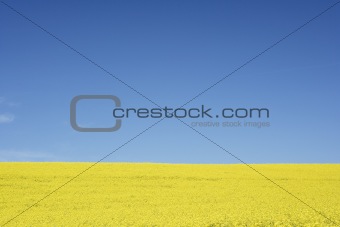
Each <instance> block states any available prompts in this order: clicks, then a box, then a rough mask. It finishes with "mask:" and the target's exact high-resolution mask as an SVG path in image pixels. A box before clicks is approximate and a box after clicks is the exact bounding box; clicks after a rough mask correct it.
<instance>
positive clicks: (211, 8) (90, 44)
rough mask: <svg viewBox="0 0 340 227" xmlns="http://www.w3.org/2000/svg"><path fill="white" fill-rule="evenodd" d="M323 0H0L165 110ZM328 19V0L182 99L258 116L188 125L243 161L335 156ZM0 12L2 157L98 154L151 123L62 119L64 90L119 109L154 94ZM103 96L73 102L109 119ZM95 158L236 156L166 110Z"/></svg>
mask: <svg viewBox="0 0 340 227" xmlns="http://www.w3.org/2000/svg"><path fill="white" fill-rule="evenodd" d="M335 2H336V1H299V2H296V1H275V2H272V1H261V2H257V3H255V2H250V1H248V2H246V1H233V2H232V1H209V2H208V1H195V2H189V1H146V2H145V1H143V2H141V1H114V2H111V1H104V2H100V3H94V2H91V1H82V2H81V3H72V2H68V1H58V2H48V3H47V2H44V1H33V2H30V3H29V2H22V1H6V3H8V4H9V5H11V6H12V7H13V8H15V9H16V10H18V11H19V12H21V13H22V14H24V15H25V16H27V17H28V18H30V19H31V20H32V21H34V22H36V23H37V24H39V25H40V26H42V27H43V28H45V29H46V30H47V31H49V32H50V33H52V34H54V35H55V36H56V37H58V38H60V39H61V40H63V41H64V42H65V43H67V44H68V45H70V46H71V47H72V48H74V49H76V50H77V51H79V52H80V53H82V54H83V55H85V56H86V57H88V58H89V59H91V60H92V61H93V62H95V63H96V64H98V65H100V66H101V67H103V68H105V69H106V70H107V71H109V72H110V73H112V74H113V75H114V76H116V77H118V78H120V79H121V80H122V81H124V82H125V83H127V84H128V85H129V86H131V87H133V88H135V89H136V90H138V91H139V92H140V93H142V94H143V95H144V96H146V97H148V98H150V99H152V100H153V101H154V102H156V103H157V104H159V105H161V106H169V107H174V108H175V107H179V106H181V105H183V104H184V103H186V102H187V101H188V100H190V99H191V98H193V97H195V96H196V95H197V94H199V93H200V92H201V91H203V90H205V89H206V88H208V87H209V86H211V85H212V84H214V83H215V82H216V81H218V80H220V79H221V78H223V77H224V76H225V75H227V74H229V73H230V72H232V71H234V70H235V69H236V68H238V67H240V66H241V65H243V64H244V63H245V62H246V61H248V60H249V59H251V58H252V57H254V56H256V55H257V54H258V53H260V52H262V51H263V50H265V49H266V48H268V47H269V46H270V45H272V44H273V43H275V42H276V41H278V40H279V39H281V38H282V37H284V36H285V35H287V34H289V33H290V32H291V31H293V30H294V29H296V28H297V27H299V26H300V25H302V24H304V23H305V22H306V21H308V20H309V19H311V18H312V17H314V16H315V15H317V14H318V13H320V12H321V11H323V10H324V9H326V8H327V7H329V6H330V5H332V4H334V3H335ZM339 21H340V6H336V7H334V8H333V9H331V10H330V11H328V12H327V13H325V14H324V15H322V16H321V17H320V18H318V19H316V20H315V21H313V22H311V23H310V24H308V25H307V26H305V27H304V28H303V29H301V30H300V31H298V32H297V33H295V34H293V35H292V36H291V37H289V38H287V39H286V40H284V41H283V42H282V43H280V44H279V45H277V46H275V47H274V48H272V49H271V50H269V51H268V52H266V53H265V54H263V55H262V56H260V57H259V58H257V59H256V60H254V61H253V62H251V63H250V64H248V65H246V66H245V67H243V68H242V69H241V70H239V71H238V72H236V73H235V74H233V75H232V76H230V77H229V78H227V79H226V80H224V81H223V82H221V83H219V84H218V85H216V86H215V87H214V88H212V89H211V90H209V91H207V92H206V93H205V94H203V95H202V96H200V97H199V98H197V99H195V100H194V101H193V102H191V103H190V104H188V107H199V106H201V105H203V104H204V105H205V106H207V107H210V108H213V109H214V110H217V111H218V110H219V109H223V108H227V107H231V108H240V107H245V108H253V107H261V108H268V109H269V110H270V118H269V119H265V120H264V121H269V122H270V127H268V128H261V129H258V128H228V127H218V128H216V127H195V129H196V130H198V131H200V132H201V133H202V134H204V135H206V136H207V137H208V138H210V139H211V140H212V141H214V142H215V143H216V144H218V145H220V146H221V147H223V148H225V149H226V150H228V151H229V152H231V153H232V154H234V155H235V156H237V157H239V158H240V159H241V160H243V161H244V162H247V163H339V162H340V138H339V136H340V121H339V116H340V106H339V98H340V89H339V84H340V78H339V75H340V64H339V59H340V51H339V50H340V43H339V41H338V40H340V27H339ZM0 24H1V26H0V27H1V35H0V50H1V52H0V53H1V54H0V62H1V67H0V78H1V80H0V161H97V160H99V159H101V158H102V157H103V156H105V155H106V154H108V153H110V152H112V151H114V150H115V149H117V148H118V147H120V146H121V145H122V144H125V143H126V142H127V141H129V140H130V139H131V138H133V137H135V136H136V135H138V134H139V133H140V132H142V131H143V130H145V129H146V128H147V127H149V126H150V125H152V124H153V123H155V122H156V121H157V119H137V118H131V119H123V124H122V127H121V129H120V130H118V131H116V132H111V133H81V132H77V131H75V130H73V129H72V127H71V126H70V122H69V110H70V102H71V100H72V98H73V97H74V96H76V95H81V94H110V95H115V96H117V97H119V98H120V100H121V102H122V107H124V108H127V107H135V108H140V107H146V108H153V107H155V106H154V105H153V104H152V103H150V102H149V101H148V100H146V99H145V98H143V97H141V96H140V95H139V94H137V93H136V92H134V91H132V90H131V89H129V88H128V87H127V86H125V85H124V84H122V83H120V82H119V81H117V80H116V79H114V78H113V77H112V76H111V75H108V74H107V73H105V72H104V71H103V70H101V69H99V68H98V67H97V66H96V65H94V64H93V63H90V62H89V61H88V60H86V59H85V58H84V57H82V56H80V55H79V54H77V53H75V52H74V51H73V50H71V49H70V48H68V47H66V46H65V45H63V44H62V43H60V42H59V41H57V40H56V39H55V38H53V37H51V36H50V35H48V34H46V32H43V31H42V30H41V29H39V28H37V26H35V25H33V24H32V23H30V22H29V21H27V20H25V19H24V18H23V17H20V16H19V15H18V14H17V13H15V12H13V11H12V10H10V9H9V8H8V7H6V6H5V5H3V4H1V5H0ZM112 108H114V106H113V105H112V103H111V102H107V101H98V102H96V101H88V102H84V103H82V104H81V105H79V124H82V125H83V126H86V127H94V126H98V125H101V126H111V125H112V122H114V119H113V118H112V116H111V110H112ZM227 120H228V119H227ZM227 120H226V119H220V118H219V119H210V120H209V119H199V120H193V119H184V121H185V122H187V123H188V124H190V125H191V124H192V122H197V121H200V122H206V121H211V122H216V121H217V122H224V121H227ZM237 120H239V119H232V121H237ZM241 121H243V119H241ZM104 161H113V162H166V163H239V161H238V160H236V159H235V158H233V157H232V156H230V155H229V154H227V153H226V152H225V151H223V150H221V149H220V148H219V147H218V146H216V145H215V144H213V143H212V142H211V141H209V140H207V139H205V138H203V137H202V136H201V135H199V134H198V133H196V132H194V131H193V130H192V129H190V128H188V127H187V126H185V125H184V124H182V123H181V122H179V121H178V120H176V119H165V120H164V121H162V122H160V123H159V124H157V125H156V126H154V127H153V128H151V129H150V130H148V131H147V132H145V133H143V134H142V135H140V136H139V137H138V138H136V139H134V140H133V141H131V142H129V143H128V144H126V145H125V146H124V147H122V148H120V149H119V150H117V151H116V152H115V153H114V154H113V155H111V156H110V157H109V158H107V159H105V160H104Z"/></svg>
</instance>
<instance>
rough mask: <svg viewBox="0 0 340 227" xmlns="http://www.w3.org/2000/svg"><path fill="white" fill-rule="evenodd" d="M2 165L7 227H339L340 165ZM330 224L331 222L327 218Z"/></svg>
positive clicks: (1, 210) (2, 213)
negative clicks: (85, 170)
mask: <svg viewBox="0 0 340 227" xmlns="http://www.w3.org/2000/svg"><path fill="white" fill-rule="evenodd" d="M91 164H92V163H0V226H3V225H4V224H5V223H7V224H6V226H337V224H339V223H340V165H335V164H334V165H319V164H289V165H288V164H272V165H251V166H252V167H253V168H255V169H256V170H258V171H259V172H261V173H262V174H264V175H265V176H267V177H269V178H270V179H272V180H273V181H275V182H276V183H277V184H279V185H280V186H282V187H283V188H285V189H287V190H288V191H289V192H290V193H292V194H293V195H295V196H297V197H298V198H299V199H301V200H302V201H304V202H305V203H307V204H308V205H309V206H311V207H312V208H314V209H316V210H317V211H318V212H320V213H321V214H319V213H318V212H316V211H314V210H313V209H312V208H310V207H308V206H307V205H306V204H303V203H302V202H301V201H299V200H298V199H296V198H294V197H293V196H291V195H289V194H288V193H287V192H284V191H283V190H282V189H280V188H279V187H277V186H275V185H274V184H273V183H272V182H270V181H268V180H267V179H265V178H264V177H262V176H260V175H259V174H258V173H256V172H255V171H253V170H251V169H250V168H249V167H247V166H246V165H241V164H240V165H236V164H235V165H234V164H233V165H229V164H228V165H199V164H134V163H100V164H98V165H96V166H94V167H93V168H92V169H90V170H89V171H87V172H85V173H84V174H82V175H80V176H79V177H78V178H76V179H75V180H73V181H71V182H70V183H69V184H67V185H65V186H64V187H62V188H60V189H59V190H58V191H56V192H55V193H53V194H51V195H50V196H48V197H46V198H45V199H44V200H42V201H41V202H40V203H38V204H37V205H36V206H34V207H32V208H31V209H29V210H27V211H26V212H24V213H22V214H21V215H19V216H17V217H16V218H14V219H13V220H12V221H11V222H8V221H9V220H11V219H12V218H13V217H15V216H16V215H18V214H20V213H21V212H22V211H23V210H25V209H26V208H27V207H29V206H31V205H32V204H34V203H35V202H37V201H38V200H40V199H41V198H43V197H44V196H46V195H48V194H49V193H51V192H52V191H53V190H55V189H56V188H58V187H60V186H61V185H62V184H64V183H65V182H67V181H68V180H69V179H71V178H72V177H74V176H75V175H77V174H79V173H80V172H81V171H83V170H84V169H86V168H87V167H88V166H90V165H91ZM324 216H326V217H327V218H329V219H331V220H329V219H327V218H325V217H324Z"/></svg>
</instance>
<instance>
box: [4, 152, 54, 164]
mask: <svg viewBox="0 0 340 227" xmlns="http://www.w3.org/2000/svg"><path fill="white" fill-rule="evenodd" d="M55 159H56V157H55V156H54V155H52V154H50V153H47V152H41V151H27V150H0V161H2V162H12V161H14V162H15V161H16V162H29V161H54V160H55Z"/></svg>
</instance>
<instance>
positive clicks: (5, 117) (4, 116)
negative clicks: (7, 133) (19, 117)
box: [0, 114, 14, 124]
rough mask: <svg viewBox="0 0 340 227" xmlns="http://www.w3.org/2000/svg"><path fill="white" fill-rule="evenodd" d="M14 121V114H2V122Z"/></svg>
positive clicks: (0, 119)
mask: <svg viewBox="0 0 340 227" xmlns="http://www.w3.org/2000/svg"><path fill="white" fill-rule="evenodd" d="M12 121H14V115H13V114H0V124H5V123H11V122H12Z"/></svg>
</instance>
